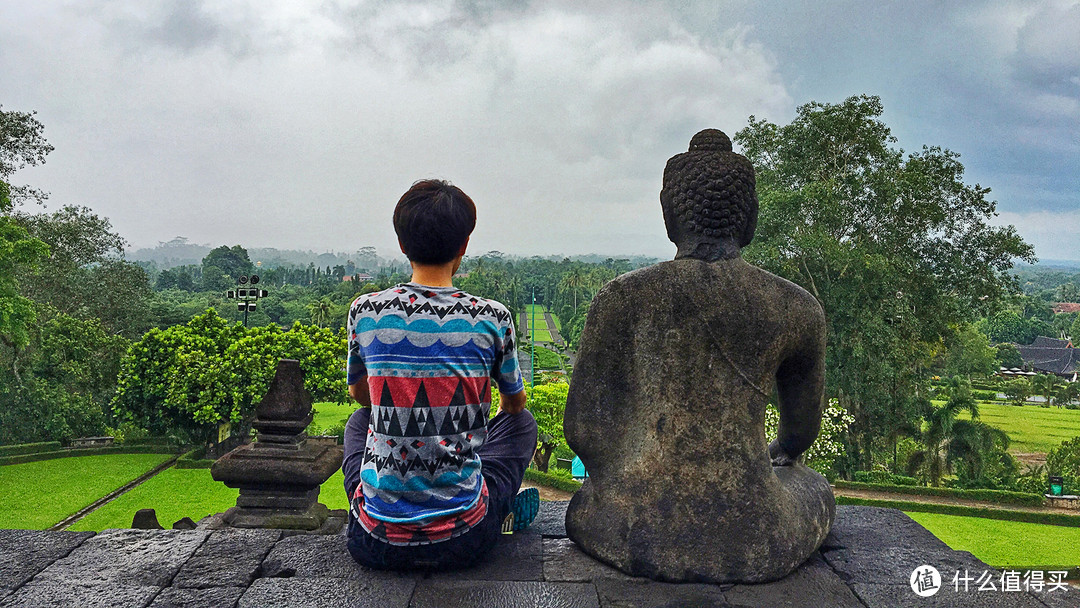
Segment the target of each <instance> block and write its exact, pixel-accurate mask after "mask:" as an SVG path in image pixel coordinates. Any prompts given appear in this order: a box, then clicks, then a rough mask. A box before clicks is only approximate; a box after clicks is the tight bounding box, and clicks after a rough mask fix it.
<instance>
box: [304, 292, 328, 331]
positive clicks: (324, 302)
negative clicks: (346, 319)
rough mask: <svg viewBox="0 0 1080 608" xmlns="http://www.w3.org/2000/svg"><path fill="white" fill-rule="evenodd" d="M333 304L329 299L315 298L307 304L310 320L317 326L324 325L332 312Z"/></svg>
mask: <svg viewBox="0 0 1080 608" xmlns="http://www.w3.org/2000/svg"><path fill="white" fill-rule="evenodd" d="M333 310H334V305H333V304H331V303H330V300H328V299H326V298H321V299H318V300H315V301H314V302H312V303H311V304H308V312H309V313H310V314H311V322H312V323H314V324H315V325H318V326H319V327H322V326H323V325H326V322H327V320H329V319H330V316H331V314H332V313H333Z"/></svg>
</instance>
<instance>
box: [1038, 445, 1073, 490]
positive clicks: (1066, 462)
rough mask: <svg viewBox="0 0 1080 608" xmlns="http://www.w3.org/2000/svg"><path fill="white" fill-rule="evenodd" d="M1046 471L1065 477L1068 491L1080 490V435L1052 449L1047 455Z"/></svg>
mask: <svg viewBox="0 0 1080 608" xmlns="http://www.w3.org/2000/svg"><path fill="white" fill-rule="evenodd" d="M1046 471H1047V473H1048V474H1049V475H1061V476H1062V477H1064V478H1065V488H1066V493H1068V494H1076V493H1077V492H1080V436H1077V437H1074V438H1072V439H1070V440H1068V441H1065V442H1063V443H1062V444H1061V445H1059V446H1057V447H1056V448H1054V449H1052V450H1050V452H1049V453H1048V454H1047V455H1046Z"/></svg>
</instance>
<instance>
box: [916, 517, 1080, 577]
mask: <svg viewBox="0 0 1080 608" xmlns="http://www.w3.org/2000/svg"><path fill="white" fill-rule="evenodd" d="M908 515H909V516H911V518H912V519H914V520H915V521H917V522H919V523H920V524H922V525H923V526H924V527H925V528H926V529H927V530H930V531H931V532H932V533H933V534H934V536H937V537H938V538H940V539H941V540H943V541H945V544H947V545H949V547H951V548H953V549H956V550H959V551H970V552H971V553H972V554H973V555H975V557H977V558H979V559H981V560H983V561H984V562H986V563H987V564H989V565H991V566H995V567H998V568H1015V567H1023V566H1053V567H1062V568H1075V567H1077V566H1080V528H1070V527H1065V526H1049V525H1045V524H1029V523H1023V522H1014V521H1001V520H996V519H983V518H981V517H960V516H957V515H939V514H937V513H908Z"/></svg>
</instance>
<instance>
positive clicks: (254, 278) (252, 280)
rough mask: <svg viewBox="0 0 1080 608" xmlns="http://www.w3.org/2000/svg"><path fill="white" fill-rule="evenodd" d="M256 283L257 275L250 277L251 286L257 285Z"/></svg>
mask: <svg viewBox="0 0 1080 608" xmlns="http://www.w3.org/2000/svg"><path fill="white" fill-rule="evenodd" d="M258 282H259V275H257V274H253V275H251V284H252V285H254V284H256V283H258Z"/></svg>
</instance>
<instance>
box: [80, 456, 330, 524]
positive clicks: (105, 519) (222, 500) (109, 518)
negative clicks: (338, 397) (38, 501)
mask: <svg viewBox="0 0 1080 608" xmlns="http://www.w3.org/2000/svg"><path fill="white" fill-rule="evenodd" d="M343 483H344V477H343V476H342V474H341V471H338V472H337V473H334V475H333V476H332V477H330V479H328V480H326V483H324V484H323V485H322V489H321V490H320V492H319V502H321V503H323V504H324V505H326V506H327V507H329V508H331V509H347V508H349V501H348V500H346V498H345V489H344V488H343V487H342V484H343ZM238 494H239V491H238V490H234V489H232V488H229V487H226V486H225V484H223V483H220V482H217V481H214V479H213V478H212V477H211V476H210V469H168V470H165V471H162V472H161V473H159V474H158V475H156V476H154V477H153V478H152V479H149V480H148V481H147V482H146V483H144V484H142V485H140V486H139V487H137V488H135V489H133V490H131V491H130V492H128V493H126V494H124V495H122V496H119V497H117V499H116V500H114V501H112V502H110V503H109V504H107V505H105V506H103V507H101V508H100V509H98V510H96V511H94V512H93V513H91V514H90V515H87V516H86V517H84V518H83V519H80V520H79V521H77V522H75V523H74V524H72V526H71V527H70V528H68V529H69V530H93V531H96V532H100V531H101V530H105V529H106V528H127V527H130V526H131V518H132V517H134V516H135V512H136V511H138V510H139V509H155V510H156V511H157V516H158V522H159V523H161V525H162V526H164V527H165V528H171V527H172V524H173V522H175V521H176V520H178V519H181V518H183V517H190V518H191V519H193V520H195V521H199V520H200V519H202V518H203V517H206V516H207V515H211V514H213V513H220V512H222V511H225V510H226V509H228V508H229V507H232V506H233V505H235V504H236V497H237V495H238Z"/></svg>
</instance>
